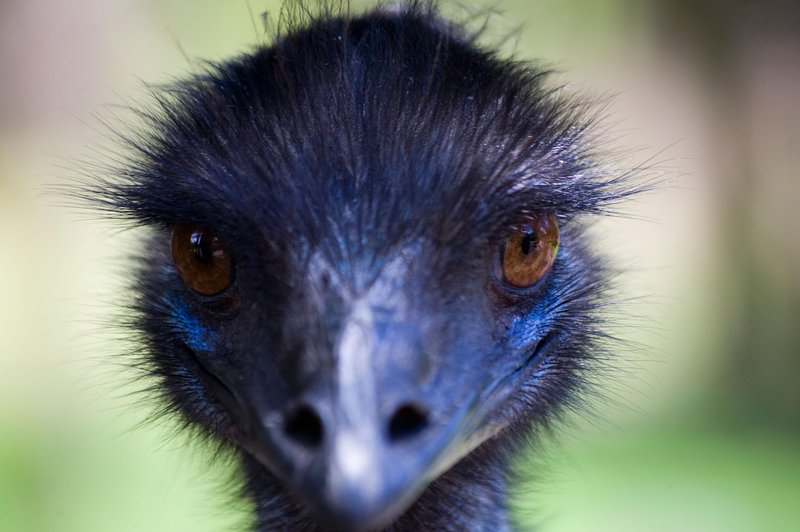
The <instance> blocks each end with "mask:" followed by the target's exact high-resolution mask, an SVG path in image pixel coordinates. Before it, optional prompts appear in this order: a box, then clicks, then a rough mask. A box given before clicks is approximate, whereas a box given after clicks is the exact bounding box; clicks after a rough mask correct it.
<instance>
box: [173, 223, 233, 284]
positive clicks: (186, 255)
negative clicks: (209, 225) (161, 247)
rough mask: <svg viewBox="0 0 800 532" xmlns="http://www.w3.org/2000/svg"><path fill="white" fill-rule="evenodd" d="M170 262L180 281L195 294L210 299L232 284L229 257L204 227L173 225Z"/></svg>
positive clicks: (215, 238)
mask: <svg viewBox="0 0 800 532" xmlns="http://www.w3.org/2000/svg"><path fill="white" fill-rule="evenodd" d="M172 260H173V262H175V267H176V268H177V269H178V273H179V274H180V276H181V279H183V282H184V283H186V284H187V286H189V288H191V289H192V290H194V291H195V292H197V293H198V294H202V295H204V296H213V295H216V294H219V293H220V292H222V291H223V290H225V289H226V288H227V287H228V285H230V284H231V279H232V277H233V267H232V264H231V258H230V256H229V255H228V253H227V252H226V251H225V248H223V247H222V244H221V243H220V241H219V239H218V238H217V237H215V236H214V235H213V234H212V233H211V232H210V231H209V230H207V229H205V228H203V227H199V226H195V225H185V224H180V225H176V226H175V228H174V229H173V230H172Z"/></svg>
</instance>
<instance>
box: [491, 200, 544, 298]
mask: <svg viewBox="0 0 800 532" xmlns="http://www.w3.org/2000/svg"><path fill="white" fill-rule="evenodd" d="M557 253H558V225H557V224H556V217H555V216H554V215H552V214H537V215H534V216H531V217H530V218H528V219H527V220H526V221H525V222H524V223H522V224H520V225H518V226H517V228H516V229H515V230H514V231H513V232H512V233H511V234H510V235H508V237H506V240H505V242H503V246H502V248H501V251H500V258H501V261H502V268H503V281H505V282H506V283H507V284H509V285H511V286H514V287H516V288H528V287H530V286H533V285H534V284H536V283H537V282H538V281H539V280H540V279H541V278H542V277H544V274H545V273H547V271H548V270H549V269H550V267H551V266H552V265H553V262H555V260H556V254H557Z"/></svg>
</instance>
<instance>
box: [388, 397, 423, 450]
mask: <svg viewBox="0 0 800 532" xmlns="http://www.w3.org/2000/svg"><path fill="white" fill-rule="evenodd" d="M427 426H428V411H427V410H426V409H425V408H423V407H422V406H420V405H418V404H415V403H406V404H404V405H402V406H400V408H398V409H397V411H395V413H394V415H393V416H392V419H391V420H390V421H389V439H391V440H393V441H399V440H404V439H406V438H410V437H412V436H414V435H416V434H418V433H419V432H421V431H422V430H423V429H425V427H427Z"/></svg>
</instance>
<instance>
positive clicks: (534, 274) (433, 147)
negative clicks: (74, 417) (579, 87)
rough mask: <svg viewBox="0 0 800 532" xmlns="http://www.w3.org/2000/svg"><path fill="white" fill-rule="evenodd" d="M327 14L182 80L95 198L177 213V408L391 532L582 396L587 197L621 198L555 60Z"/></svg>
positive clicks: (170, 315)
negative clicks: (505, 444) (553, 72)
mask: <svg viewBox="0 0 800 532" xmlns="http://www.w3.org/2000/svg"><path fill="white" fill-rule="evenodd" d="M320 24H322V23H320ZM325 24H327V25H326V26H324V27H321V28H316V29H312V30H309V31H307V32H298V33H296V34H292V35H290V36H288V37H287V38H286V39H284V40H283V41H279V42H278V43H277V44H275V46H274V47H272V48H265V49H262V50H260V51H258V52H257V53H254V54H252V55H248V56H244V57H243V58H241V59H240V60H238V61H235V62H232V63H227V64H222V65H219V66H217V67H214V68H212V69H211V70H210V71H209V72H207V73H206V74H203V75H201V76H198V77H197V78H194V79H191V80H187V81H186V82H184V83H182V84H179V85H178V86H177V87H175V88H174V89H173V90H171V91H170V92H168V93H167V94H161V95H160V96H158V100H157V104H158V109H157V110H156V111H152V112H151V111H148V112H144V113H142V114H141V116H142V117H143V118H144V119H145V120H146V121H148V123H149V128H150V130H152V131H155V132H156V133H154V134H153V135H151V136H150V137H144V138H142V137H136V138H134V139H132V140H129V141H128V143H129V144H130V145H132V147H133V149H134V151H135V156H134V157H133V159H132V161H130V162H129V163H128V165H127V166H126V167H125V168H124V169H122V171H121V172H120V174H121V179H120V180H119V181H117V182H113V181H110V180H99V181H98V183H97V184H96V185H95V186H94V187H93V188H91V190H90V191H89V193H90V194H92V195H93V197H94V198H95V200H96V201H98V202H99V203H100V204H101V206H103V207H105V208H107V209H108V210H109V211H113V212H115V213H117V214H119V213H122V215H124V216H127V217H129V218H133V219H134V220H135V221H136V222H137V223H139V224H145V225H149V226H152V227H153V228H154V234H153V236H152V238H151V239H150V240H148V241H147V246H146V251H145V257H144V260H143V262H142V266H141V268H140V271H139V275H138V277H137V280H136V285H135V286H136V288H137V290H138V293H139V298H138V301H137V304H136V305H135V310H136V316H137V320H138V321H137V322H136V326H137V327H138V328H139V329H140V330H141V331H142V332H143V335H142V337H143V341H144V343H145V344H146V347H147V349H146V353H147V355H146V356H147V361H146V365H147V367H148V368H150V371H151V374H152V375H153V376H155V377H156V378H157V379H159V380H160V381H159V382H160V385H161V386H160V389H162V390H164V394H165V396H166V399H167V402H168V404H170V405H172V406H173V407H174V408H175V409H176V410H178V411H179V412H180V413H181V414H182V415H183V416H185V417H186V418H188V420H189V421H191V422H193V423H195V424H197V425H200V426H201V427H203V428H204V429H205V430H206V431H207V432H209V433H211V434H212V435H214V436H216V437H217V438H218V439H220V440H222V441H224V442H226V443H228V444H230V445H232V446H234V447H235V448H237V449H239V450H241V451H242V452H244V453H246V454H247V455H248V456H249V457H250V458H252V459H253V460H255V461H257V462H258V463H260V464H261V466H263V475H264V476H269V477H270V478H272V479H277V482H280V483H281V484H282V485H283V486H284V487H285V488H286V489H287V490H288V492H290V493H292V494H293V497H294V499H296V500H297V501H299V503H300V505H301V506H302V507H303V508H305V509H307V510H308V512H309V513H311V514H313V515H316V516H317V518H318V519H319V522H326V523H331V522H333V523H338V524H340V525H341V526H343V527H345V526H346V527H349V528H354V529H371V528H375V527H379V526H384V525H387V524H388V523H390V522H392V520H393V519H395V518H396V517H397V516H398V515H399V514H401V513H402V512H403V511H404V510H406V509H407V508H408V507H409V506H410V505H411V504H412V503H413V502H414V501H415V500H416V498H417V497H418V496H419V495H420V493H422V491H423V490H425V488H426V486H428V485H429V484H430V483H431V482H432V481H434V479H436V478H437V477H439V476H440V475H441V474H442V473H443V472H444V471H446V470H447V469H448V468H450V467H451V466H452V465H453V464H455V463H456V462H457V461H459V460H460V459H461V458H463V457H464V456H465V455H467V454H468V453H470V452H471V451H473V450H475V449H476V447H478V446H480V445H481V444H482V443H483V442H485V441H487V440H488V439H495V440H497V439H500V438H502V437H504V436H508V435H509V434H516V433H519V431H518V430H517V429H519V428H520V427H522V426H525V427H528V426H530V425H531V424H535V423H536V422H540V421H544V420H545V418H546V417H547V415H548V414H549V413H550V412H551V411H552V410H553V408H554V407H555V406H557V405H558V404H559V403H563V402H564V399H565V397H567V396H568V395H569V394H570V392H571V391H572V390H573V388H575V385H576V382H578V381H579V374H580V372H581V370H582V367H583V366H584V364H585V362H586V360H587V358H589V357H588V356H587V350H588V349H590V346H591V345H592V344H591V342H590V340H591V339H592V336H593V335H595V334H596V330H597V328H596V327H595V322H594V321H593V312H594V308H595V306H596V301H597V300H598V297H599V296H600V289H601V286H602V284H603V283H602V279H603V278H604V276H603V275H602V273H601V270H602V267H601V263H600V262H599V261H598V260H597V259H595V258H594V257H593V255H592V254H591V253H589V252H588V249H587V247H586V246H585V244H584V242H583V240H584V239H583V237H582V236H581V233H582V229H581V225H580V223H579V220H580V215H581V214H583V213H586V212H594V211H597V210H598V209H599V208H600V207H601V206H602V205H603V204H604V203H607V202H609V201H614V200H616V199H618V198H619V197H621V196H622V194H621V193H620V192H619V191H618V189H617V188H615V187H616V182H615V181H614V180H613V179H610V178H609V179H607V178H605V177H604V174H603V173H602V169H600V168H598V167H595V166H594V165H593V163H592V162H591V158H589V157H587V156H586V154H585V151H584V148H585V143H584V140H583V137H584V130H585V127H586V126H585V125H582V122H581V120H580V119H579V117H580V113H579V110H580V109H579V107H576V106H574V105H572V104H570V103H569V102H566V101H564V100H562V99H560V98H558V97H557V96H556V95H555V93H553V92H551V91H547V90H545V89H543V88H542V86H541V83H542V78H543V74H542V73H541V72H539V71H536V70H529V69H527V67H523V66H520V65H516V64H513V63H506V62H503V61H500V60H498V59H496V58H495V57H494V56H493V55H491V54H486V53H483V52H480V51H477V50H476V49H475V48H474V47H473V46H472V44H470V43H468V42H462V41H460V40H459V39H457V38H454V37H453V36H452V35H450V34H448V33H447V31H446V28H445V27H444V26H442V25H440V24H438V23H432V22H431V20H430V19H429V18H425V17H416V18H415V17H414V16H410V15H409V16H408V17H407V18H406V19H403V20H402V22H398V20H395V19H392V18H391V16H388V15H383V14H378V15H373V16H372V17H371V18H370V17H365V18H364V19H358V20H354V21H351V22H349V23H348V24H346V25H345V24H343V23H341V21H337V20H333V21H330V22H327V23H325ZM506 439H510V438H506Z"/></svg>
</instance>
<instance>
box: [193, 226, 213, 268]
mask: <svg viewBox="0 0 800 532" xmlns="http://www.w3.org/2000/svg"><path fill="white" fill-rule="evenodd" d="M189 241H190V244H189V247H190V248H191V250H192V255H194V257H195V258H196V259H197V260H198V261H200V262H202V263H203V264H208V263H209V262H211V259H212V258H214V250H213V249H212V247H211V244H212V243H211V239H210V238H208V237H207V236H206V235H205V234H204V233H203V232H202V231H195V232H193V233H192V235H191V236H190V237H189Z"/></svg>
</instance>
